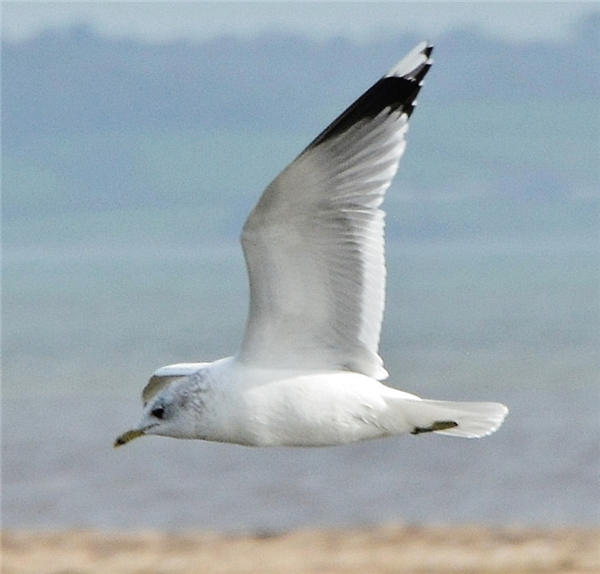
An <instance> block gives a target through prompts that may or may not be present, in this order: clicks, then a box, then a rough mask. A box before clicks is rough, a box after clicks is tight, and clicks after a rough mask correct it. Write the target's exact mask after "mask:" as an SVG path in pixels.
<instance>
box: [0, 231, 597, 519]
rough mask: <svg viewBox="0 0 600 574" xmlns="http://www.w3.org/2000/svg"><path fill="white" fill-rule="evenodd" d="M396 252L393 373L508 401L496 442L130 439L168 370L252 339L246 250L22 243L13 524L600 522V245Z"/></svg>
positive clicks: (9, 295) (7, 339)
mask: <svg viewBox="0 0 600 574" xmlns="http://www.w3.org/2000/svg"><path fill="white" fill-rule="evenodd" d="M388 259H389V274H390V277H389V289H388V310H387V314H386V323H385V329H384V334H383V339H382V354H383V356H384V358H385V361H386V366H387V368H388V370H389V371H390V372H391V373H392V376H391V378H390V381H389V382H390V384H392V385H397V386H400V387H402V388H405V389H406V390H409V391H412V392H415V393H417V394H421V395H423V396H429V397H432V398H439V399H457V400H459V399H463V400H470V399H472V400H497V401H502V402H505V403H506V404H507V405H509V407H510V409H511V413H510V415H509V418H508V419H507V421H506V423H505V425H504V426H503V427H502V429H501V430H500V431H499V432H498V433H497V434H495V435H494V436H492V437H489V438H486V439H482V440H477V441H468V440H458V439H450V438H446V437H432V436H419V437H404V438H391V439H386V440H380V441H375V442H369V443H363V444H357V445H350V446H346V447H336V448H326V449H315V450H309V449H273V450H259V449H251V448H244V447H238V446H232V445H218V444H208V443H202V442H198V441H175V440H169V439H159V438H147V439H142V440H139V441H136V442H134V443H132V444H131V445H130V446H127V447H125V448H123V449H120V450H118V451H113V450H112V448H111V443H112V441H113V439H114V438H115V436H116V435H117V434H119V433H120V432H121V431H123V430H125V429H126V428H128V427H129V426H130V425H131V424H132V423H134V422H135V421H137V419H138V416H139V413H140V404H139V393H140V391H141V389H142V387H143V385H144V384H145V380H146V378H147V377H148V376H149V375H150V374H151V373H152V371H153V370H154V369H155V368H157V367H159V366H161V365H163V364H167V363H171V362H177V361H184V360H203V359H206V360H209V359H214V358H217V357H219V356H223V355H226V354H231V353H232V352H234V351H235V349H236V345H237V342H238V340H239V337H240V336H241V332H242V328H243V323H244V315H245V312H246V305H247V302H246V283H245V281H246V278H245V270H244V267H243V261H242V259H241V254H240V253H239V250H238V249H237V247H236V246H233V245H232V246H227V247H224V248H223V249H220V250H214V249H211V248H205V249H204V250H200V251H198V250H195V249H192V248H189V249H179V250H177V251H172V250H169V249H168V248H157V247H155V246H153V245H145V246H144V247H140V245H139V244H132V245H131V247H130V248H124V247H123V246H122V245H121V246H119V247H118V248H111V247H110V246H106V245H99V246H96V247H91V246H90V245H87V246H85V245H84V246H73V248H72V249H71V250H65V249H64V248H60V249H58V248H52V247H48V248H36V247H27V248H21V249H18V248H16V247H12V248H10V249H7V250H5V255H4V321H3V323H4V324H3V331H4V334H3V336H4V368H3V375H4V390H3V419H2V428H3V441H2V448H3V452H2V455H3V460H2V463H3V464H2V478H3V497H2V517H3V525H4V526H5V527H43V528H58V527H71V526H83V527H104V528H137V527H146V528H167V529H180V528H199V529H216V530H225V531H239V530H277V529H285V528H291V527H295V526H314V525H360V524H373V523H381V522H387V521H401V522H420V523H429V522H437V523H465V522H477V523H494V524H543V525H561V524H594V523H598V518H599V507H598V501H599V498H598V493H599V492H600V441H599V437H600V432H599V431H600V417H599V414H598V413H599V407H600V395H599V388H600V387H599V385H598V372H599V370H598V368H599V366H600V361H599V354H598V348H599V347H598V342H599V341H598V319H599V297H598V295H599V293H598V268H597V263H598V258H597V250H596V245H595V242H593V241H584V240H581V241H578V240H577V241H576V240H570V241H565V240H552V241H550V240H542V239H538V240H536V241H525V240H521V241H511V242H506V241H485V242H471V243H466V242H464V243H457V242H454V243H437V244H432V243H430V244H417V243H415V244H412V245H402V246H397V245H393V246H391V248H390V253H389V258H388Z"/></svg>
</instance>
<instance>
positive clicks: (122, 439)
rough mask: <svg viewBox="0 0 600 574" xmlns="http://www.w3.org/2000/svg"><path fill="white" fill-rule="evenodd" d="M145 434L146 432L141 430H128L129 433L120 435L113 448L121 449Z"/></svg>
mask: <svg viewBox="0 0 600 574" xmlns="http://www.w3.org/2000/svg"><path fill="white" fill-rule="evenodd" d="M143 434H144V431H143V430H140V429H133V430H128V431H127V432H124V433H123V434H122V435H119V436H118V437H117V440H116V441H115V442H114V444H113V447H114V448H119V447H120V446H123V445H124V444H127V443H128V442H129V441H132V440H133V439H134V438H138V437H140V436H142V435H143Z"/></svg>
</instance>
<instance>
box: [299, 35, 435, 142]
mask: <svg viewBox="0 0 600 574" xmlns="http://www.w3.org/2000/svg"><path fill="white" fill-rule="evenodd" d="M432 52H433V45H431V44H427V45H426V46H425V47H424V48H422V49H421V50H420V51H419V52H417V53H416V54H415V53H414V51H413V52H412V53H411V54H409V55H408V56H407V58H409V59H410V57H411V55H412V54H414V57H415V58H418V59H419V61H418V62H416V63H415V65H414V66H411V67H409V68H407V69H406V70H403V71H402V72H400V70H398V74H397V75H396V74H395V73H393V72H394V70H395V69H397V68H400V69H402V64H403V62H405V60H402V61H400V62H399V63H398V64H397V66H396V68H395V69H394V68H393V69H392V74H388V75H386V76H384V77H383V78H381V79H380V80H379V81H377V82H376V83H375V84H374V85H373V86H371V88H369V89H368V90H367V91H366V92H365V93H364V94H363V95H362V96H361V97H360V98H358V99H357V100H356V101H355V102H354V103H353V104H352V105H351V106H350V107H349V108H348V109H346V110H345V111H344V112H343V113H342V114H341V115H340V116H339V117H338V118H337V119H335V120H334V121H333V122H332V123H331V124H330V125H329V126H328V127H327V128H326V129H325V130H324V131H323V132H321V134H319V135H318V136H317V137H316V138H315V139H314V140H313V141H312V143H311V144H310V145H309V146H308V148H307V149H310V148H312V147H315V146H317V145H319V144H322V143H323V142H325V141H326V140H328V139H330V138H332V137H335V136H338V135H340V134H342V133H344V132H345V131H347V130H348V129H350V128H351V127H352V126H353V125H354V124H356V123H358V122H360V121H361V120H364V119H371V118H374V117H376V116H377V115H379V114H380V113H381V112H383V111H384V110H388V112H389V113H392V112H395V111H400V112H401V113H404V114H406V115H407V116H409V117H410V116H411V115H412V113H413V111H414V109H415V104H416V101H415V100H416V97H417V95H418V93H419V91H420V89H421V86H422V85H423V79H424V78H425V76H426V75H427V72H429V69H430V68H431V66H432V64H433V62H432V61H431V59H430V56H431V53H432ZM419 56H420V57H419ZM405 65H407V64H405Z"/></svg>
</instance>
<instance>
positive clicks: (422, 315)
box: [1, 2, 600, 532]
mask: <svg viewBox="0 0 600 574" xmlns="http://www.w3.org/2000/svg"><path fill="white" fill-rule="evenodd" d="M1 10H2V14H1V16H2V110H1V111H2V192H3V194H2V195H3V206H2V215H3V236H2V240H3V311H4V313H3V363H2V372H3V390H2V395H3V401H2V403H3V404H2V462H3V465H2V482H3V496H2V519H3V525H4V526H5V527H19V528H30V527H35V528H59V527H60V528H65V527H90V528H93V527H96V528H131V529H133V528H160V529H183V528H195V529H211V530H220V531H227V532H234V531H274V530H279V529H286V528H293V527H299V526H341V525H343V526H346V525H368V524H378V523H383V522H390V521H397V522H406V523H442V524H463V523H481V524H519V525H521V524H523V525H542V524H543V525H546V526H552V525H557V526H558V525H590V524H597V523H598V518H599V513H598V507H597V505H595V504H594V503H593V501H594V500H596V501H597V493H598V492H599V491H600V446H599V442H598V436H599V431H600V419H599V417H598V408H599V406H600V394H599V393H600V386H599V380H598V372H599V367H600V357H599V348H600V347H599V343H600V341H599V330H598V326H599V324H600V323H599V320H600V297H599V295H600V292H599V285H600V283H599V279H600V277H599V272H598V229H599V227H598V224H599V221H598V215H599V211H598V208H599V199H600V173H599V166H600V162H599V159H600V158H599V150H600V108H599V107H598V94H599V93H600V81H599V70H600V46H599V29H600V12H599V11H598V6H597V4H596V3H592V2H588V3H586V2H582V3H571V2H560V3H546V2H531V3H528V2H519V3H476V2H463V3H452V2H430V3H404V2H393V3H392V2H390V3H374V2H362V3H341V2H335V3H293V2H291V3H224V2H214V3H178V2H155V3H144V2H127V3H121V2H96V3H93V2H91V3H87V2H86V3H75V2H73V3H69V2H64V3H63V2H61V3H34V2H31V3H27V2H10V3H3V5H2V8H1ZM423 39H427V40H429V41H431V42H433V43H434V44H435V52H434V59H435V64H434V67H433V69H432V70H431V72H430V73H429V75H428V77H427V80H426V85H425V87H424V88H423V90H422V92H421V95H420V96H419V106H418V109H417V111H416V112H415V114H414V116H413V118H412V123H411V130H410V133H409V140H408V149H407V152H406V154H405V156H404V158H403V160H402V164H401V168H400V172H399V174H398V177H397V179H396V181H395V183H394V185H393V186H392V187H391V188H390V190H389V192H388V199H387V201H386V204H385V206H386V210H387V213H388V215H387V233H388V268H389V283H388V307H387V312H386V318H385V324H384V330H383V334H382V342H381V353H382V355H383V357H384V360H385V362H386V366H387V369H388V371H389V372H390V373H391V376H390V379H389V381H388V382H389V384H390V385H392V386H398V387H400V388H402V389H405V390H407V391H410V392H414V393H416V394H419V395H422V396H426V397H431V398H437V399H451V400H494V401H501V402H504V403H506V404H507V405H508V406H509V407H510V409H511V414H510V415H509V418H508V419H507V421H506V423H505V425H504V426H503V427H502V429H501V430H500V431H499V432H498V433H497V434H495V435H493V436H492V437H489V438H486V439H483V440H479V441H461V440H453V439H449V438H445V437H437V436H433V437H432V436H425V437H408V438H392V439H386V440H380V441H376V442H370V443H363V444H357V445H350V446H346V447H335V448H328V449H314V450H310V449H273V450H255V449H249V448H245V447H239V446H232V445H219V444H208V443H202V442H199V441H198V442H197V441H194V442H186V441H174V440H170V439H160V438H148V439H144V440H140V441H136V442H135V443H133V444H132V445H131V446H128V447H126V448H124V449H122V450H119V451H116V452H115V451H113V450H112V448H111V444H112V441H113V440H114V438H115V437H116V435H117V434H119V433H120V432H122V431H123V430H125V429H127V428H129V427H130V426H131V425H132V424H134V423H135V422H136V421H137V420H138V417H139V416H140V406H141V405H140V399H139V395H140V393H141V389H142V388H143V386H144V385H145V383H146V380H147V378H148V377H149V376H150V375H151V374H152V372H153V371H154V370H155V369H156V368H158V367H160V366H163V365H166V364H169V363H175V362H183V361H200V360H213V359H216V358H219V357H222V356H226V355H230V354H233V353H234V352H235V351H236V349H237V344H238V341H239V340H240V338H241V335H242V330H243V327H244V322H245V314H246V310H247V285H246V274H245V267H244V262H243V258H242V254H241V249H240V248H239V246H238V234H239V231H240V229H241V226H242V224H243V221H244V219H245V217H246V215H247V213H248V212H249V210H250V209H251V207H252V205H253V204H254V203H255V201H256V200H257V199H258V197H259V195H260V193H261V191H262V189H264V187H265V186H266V185H267V184H268V183H269V182H270V180H271V179H272V178H273V177H275V176H276V175H277V173H278V172H279V171H280V170H281V169H282V168H283V167H285V165H286V164H287V163H288V162H289V161H291V160H292V159H293V158H294V157H295V155H296V154H297V153H299V152H300V151H301V150H302V149H303V147H304V146H305V145H306V144H308V142H309V141H310V140H311V139H312V138H313V137H314V136H316V135H317V133H319V132H320V131H321V130H322V129H323V128H324V127H325V126H326V125H327V124H328V123H329V122H330V121H331V120H333V119H334V117H335V116H336V115H337V114H338V113H340V112H341V111H342V110H343V109H344V108H345V107H346V106H347V105H349V104H350V103H351V102H352V101H353V100H354V99H355V98H356V97H358V96H359V95H360V94H361V93H362V92H363V91H364V90H365V89H367V88H368V87H369V86H370V85H371V84H372V83H373V82H374V81H375V80H377V79H378V77H380V76H381V75H382V74H383V73H385V72H386V71H387V70H388V69H389V68H390V67H391V66H392V65H393V64H394V63H395V62H396V61H397V60H399V59H400V58H401V57H402V56H403V55H404V54H405V53H406V52H407V51H408V50H410V49H411V48H412V47H413V46H414V45H415V44H416V43H417V42H419V41H421V40H423Z"/></svg>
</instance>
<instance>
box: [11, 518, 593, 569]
mask: <svg viewBox="0 0 600 574" xmlns="http://www.w3.org/2000/svg"><path fill="white" fill-rule="evenodd" d="M200 572H209V573H216V574H222V573H223V574H224V573H239V574H259V573H260V574H275V573H277V574H279V573H286V574H300V573H312V574H315V573H318V574H337V573H342V572H343V573H350V574H392V573H394V574H404V573H418V574H437V573H442V572H444V573H458V572H460V573H461V574H471V573H472V574H475V573H477V574H485V573H503V574H508V573H510V574H517V573H527V574H537V573H540V574H541V573H544V574H545V573H559V572H560V573H563V574H584V573H586V574H591V573H597V572H600V529H580V528H572V529H566V528H565V529H538V528H516V527H513V528H488V527H485V528H479V527H474V526H473V527H450V526H445V527H441V526H440V527H419V526H400V525H390V526H381V527H377V528H365V529H353V530H334V529H323V530H298V531H293V532H288V533H281V534H262V535H246V536H227V535H222V534H210V533H181V534H168V533H159V532H139V533H124V532H123V533H116V532H111V533H109V532H99V531H89V530H68V531H57V532H33V531H17V530H5V531H3V533H2V574H198V573H200Z"/></svg>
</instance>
